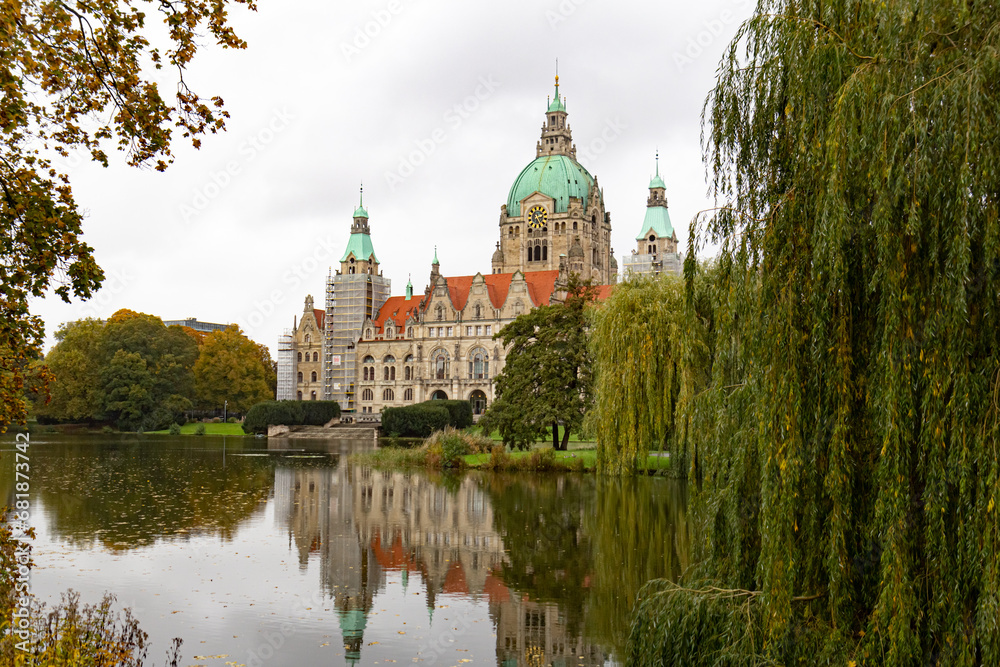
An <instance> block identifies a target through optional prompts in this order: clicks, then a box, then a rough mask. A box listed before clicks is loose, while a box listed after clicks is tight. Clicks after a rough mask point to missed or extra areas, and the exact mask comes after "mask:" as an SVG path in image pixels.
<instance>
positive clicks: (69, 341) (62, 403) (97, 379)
mask: <svg viewBox="0 0 1000 667" xmlns="http://www.w3.org/2000/svg"><path fill="white" fill-rule="evenodd" d="M103 339H104V322H101V321H99V320H94V319H89V318H88V319H85V320H79V321H76V322H69V323H68V324H65V325H63V326H62V328H60V329H59V331H57V332H56V345H55V347H53V348H52V350H50V351H49V354H48V355H46V357H45V365H46V366H47V367H48V369H49V371H50V372H51V373H52V377H53V381H51V382H49V400H48V402H45V401H44V398H43V399H42V400H39V401H38V407H37V411H38V414H39V416H40V417H49V418H52V419H55V420H58V421H66V422H87V421H92V420H95V419H98V418H100V416H101V414H102V412H103V408H104V393H103V391H102V385H101V365H102V363H103V361H104V349H103Z"/></svg>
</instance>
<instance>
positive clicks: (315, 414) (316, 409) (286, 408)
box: [243, 401, 340, 433]
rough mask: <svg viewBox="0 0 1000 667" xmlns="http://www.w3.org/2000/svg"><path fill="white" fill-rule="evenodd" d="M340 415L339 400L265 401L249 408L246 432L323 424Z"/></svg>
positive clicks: (244, 421)
mask: <svg viewBox="0 0 1000 667" xmlns="http://www.w3.org/2000/svg"><path fill="white" fill-rule="evenodd" d="M339 416H340V404H339V403H337V401H264V402H263V403H258V404H257V405H255V406H253V407H252V408H250V409H249V410H247V416H246V418H245V419H244V420H243V432H244V433H267V427H268V426H276V425H279V424H281V425H283V426H299V425H300V424H305V425H307V426H322V425H323V424H326V423H327V422H328V421H330V420H331V419H333V418H334V417H339Z"/></svg>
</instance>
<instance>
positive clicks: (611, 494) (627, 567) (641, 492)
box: [584, 477, 691, 655]
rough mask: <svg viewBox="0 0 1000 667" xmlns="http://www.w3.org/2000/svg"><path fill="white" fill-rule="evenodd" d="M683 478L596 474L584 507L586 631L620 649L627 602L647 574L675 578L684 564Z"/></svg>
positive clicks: (629, 606)
mask: <svg viewBox="0 0 1000 667" xmlns="http://www.w3.org/2000/svg"><path fill="white" fill-rule="evenodd" d="M686 509H687V491H686V483H684V482H683V481H679V480H672V479H671V480H665V479H651V478H648V477H639V478H625V479H621V478H610V479H609V478H600V479H599V481H598V485H597V502H596V511H594V510H592V511H590V512H588V513H587V515H586V520H585V521H584V529H585V531H586V534H587V535H588V536H590V540H591V541H592V545H593V549H594V563H593V574H594V577H593V597H592V598H591V600H590V605H589V609H590V611H589V612H588V614H587V634H588V635H589V636H591V637H594V638H595V639H597V640H598V641H600V642H601V643H603V644H605V645H607V646H612V647H614V650H615V652H616V653H617V654H618V655H623V650H624V647H625V642H626V640H627V639H628V633H629V620H630V614H631V611H632V605H633V603H634V602H635V600H636V596H637V594H638V593H639V589H640V588H642V586H643V584H645V583H646V582H647V581H649V580H650V579H658V578H666V579H670V580H672V581H676V580H677V579H678V577H679V576H680V575H681V573H682V572H683V571H684V570H685V569H686V568H687V566H688V565H689V564H690V553H691V550H690V539H691V538H690V535H689V533H688V524H687V518H686Z"/></svg>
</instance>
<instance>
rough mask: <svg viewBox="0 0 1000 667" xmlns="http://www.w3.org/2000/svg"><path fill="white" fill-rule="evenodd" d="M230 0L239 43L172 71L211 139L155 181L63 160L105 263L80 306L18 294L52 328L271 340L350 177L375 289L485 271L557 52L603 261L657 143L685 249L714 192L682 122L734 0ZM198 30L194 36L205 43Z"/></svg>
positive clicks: (315, 279) (181, 154) (641, 187)
mask: <svg viewBox="0 0 1000 667" xmlns="http://www.w3.org/2000/svg"><path fill="white" fill-rule="evenodd" d="M259 5H260V7H259V11H258V12H256V13H251V12H246V11H245V10H243V9H241V8H238V7H236V8H234V9H233V10H232V19H233V23H234V25H235V26H236V27H237V30H238V32H239V34H240V35H241V36H242V37H244V38H245V39H246V40H247V41H248V42H249V48H248V49H247V50H245V51H223V50H221V49H216V48H212V47H211V45H210V44H209V45H208V46H209V47H210V48H208V49H206V50H205V51H204V53H202V54H201V56H200V58H198V59H197V60H196V61H195V63H194V64H193V65H192V67H191V69H190V70H189V72H188V73H187V75H186V78H187V80H188V83H189V85H190V86H191V87H192V88H193V89H194V90H195V91H197V92H198V93H200V94H202V95H204V96H209V95H214V94H218V95H221V96H222V97H223V98H224V100H225V102H226V108H227V109H228V110H229V112H230V113H231V114H232V118H231V119H230V121H229V122H228V130H227V132H225V133H224V134H221V135H216V136H209V137H207V138H205V140H204V142H203V146H202V148H201V150H198V151H195V150H193V149H191V148H190V147H189V146H188V145H186V144H183V143H182V141H183V140H181V139H177V140H176V142H175V154H176V161H175V162H174V164H173V165H172V166H171V167H170V168H169V169H168V170H167V172H166V173H157V172H155V171H153V170H138V169H129V168H127V167H125V166H124V165H123V163H124V160H123V159H121V157H122V156H121V155H120V154H119V155H117V156H114V155H113V156H112V160H113V161H114V160H115V158H116V157H117V161H116V162H115V163H114V164H113V165H112V166H111V167H110V168H108V169H103V168H100V167H98V166H96V165H93V164H90V163H87V162H83V161H76V160H73V159H71V160H69V161H67V164H65V168H66V169H67V172H68V173H69V174H70V176H71V179H72V184H73V186H74V191H75V194H76V198H77V202H78V204H79V205H80V208H81V209H82V210H84V211H85V212H86V221H85V224H84V231H85V240H86V241H87V242H88V243H89V244H90V245H91V246H93V247H94V248H95V251H96V257H97V260H98V262H99V264H100V265H101V267H102V268H103V269H104V271H105V273H106V280H105V283H104V287H103V288H102V289H101V291H100V292H99V293H98V294H97V296H96V297H95V298H93V299H91V300H90V301H87V302H80V301H74V302H73V303H72V304H64V303H62V302H61V301H60V300H59V299H58V298H56V297H48V298H46V299H41V300H36V301H35V302H33V305H32V310H33V312H34V313H36V314H39V315H41V316H42V318H43V319H44V320H45V322H46V327H47V333H48V335H49V338H48V343H49V345H51V344H52V343H53V339H52V333H53V332H54V331H55V330H56V329H57V328H58V327H59V326H60V324H61V323H63V322H67V321H72V320H76V319H80V318H83V317H100V318H106V317H108V316H109V315H111V314H112V313H114V312H115V311H116V310H118V309H119V308H131V309H133V310H137V311H142V312H147V313H152V314H155V315H158V316H160V317H162V318H163V319H165V320H170V319H183V318H186V317H192V316H193V317H197V318H198V319H200V320H202V321H207V322H220V323H229V322H235V323H238V324H239V325H240V326H241V327H242V328H243V329H244V331H245V332H246V333H247V334H248V335H249V336H250V337H251V338H253V339H254V340H256V341H258V342H260V343H264V344H267V345H268V346H270V347H271V349H272V352H273V351H274V350H275V348H276V344H277V338H278V336H279V335H280V334H281V332H282V330H284V329H287V328H291V326H292V322H293V318H294V317H295V316H296V315H298V314H300V313H301V312H302V304H303V299H304V298H305V296H306V294H312V295H313V296H314V297H315V298H316V304H317V306H318V307H322V303H323V290H324V285H325V278H326V275H327V272H328V270H329V268H330V266H331V265H332V266H334V267H336V266H338V265H339V263H338V260H339V259H340V255H341V254H342V253H343V250H344V247H345V245H346V243H347V239H348V236H349V233H350V224H351V213H352V212H353V211H354V208H355V206H357V203H358V186H359V184H360V182H361V181H364V188H365V206H366V207H367V209H368V212H369V214H370V222H371V230H372V240H373V243H374V245H375V252H376V254H377V256H378V258H379V260H380V262H381V264H382V271H383V273H384V274H385V275H386V276H388V277H389V278H390V279H391V280H392V292H393V294H402V293H403V292H404V290H405V286H406V281H407V278H408V276H410V275H411V274H412V279H413V285H414V291H415V292H417V293H422V292H423V289H424V287H425V286H426V284H427V278H428V274H429V272H430V264H431V260H432V258H433V255H434V246H435V245H436V246H437V253H438V258H439V259H440V262H441V271H442V273H443V274H444V275H472V274H475V273H476V272H477V271H479V272H482V273H484V274H485V273H489V272H490V270H491V268H490V257H491V255H492V253H493V250H494V244H495V243H496V241H497V240H498V238H499V228H498V226H497V223H498V221H499V216H500V206H501V204H504V203H506V200H507V194H508V191H509V189H510V186H511V184H512V183H513V182H514V179H515V178H516V177H517V175H518V174H519V173H520V171H521V169H523V168H524V167H525V166H526V165H527V164H528V163H529V162H531V160H533V159H534V157H535V143H536V142H537V141H538V138H539V135H540V131H541V126H542V122H543V120H544V112H545V109H546V98H547V96H549V95H551V94H552V90H553V75H554V69H555V60H556V58H558V59H559V75H560V84H561V86H560V89H561V91H562V93H563V95H564V97H565V99H566V104H567V110H568V112H569V123H570V126H571V127H572V130H573V139H574V141H575V143H576V145H577V150H578V154H577V155H578V158H579V160H580V162H581V163H583V165H584V166H585V167H587V169H588V170H589V171H590V172H591V173H592V174H594V175H596V176H597V177H598V179H599V182H600V185H601V186H602V187H603V189H604V201H605V206H606V207H607V209H608V210H609V211H610V213H611V224H612V245H613V247H614V249H615V254H616V256H617V257H618V258H619V262H621V257H622V255H624V254H627V253H630V252H631V250H632V249H633V248H634V247H635V241H634V238H635V235H636V234H637V233H639V231H640V230H639V227H640V225H641V223H642V219H643V215H644V209H645V204H646V196H647V195H648V190H647V187H648V184H649V177H650V175H651V174H652V172H653V169H654V154H655V152H656V150H657V148H659V151H660V173H661V175H662V176H663V179H664V181H665V182H666V185H667V197H668V201H669V205H670V215H671V218H672V220H673V223H674V227H675V228H676V229H677V235H678V237H679V238H680V240H681V243H682V246H683V245H686V242H687V237H688V223H689V221H690V219H691V217H692V216H693V215H694V214H695V213H696V212H697V211H699V210H701V209H704V208H707V207H709V206H711V202H710V200H709V198H708V194H707V184H706V180H705V169H704V166H703V164H702V161H701V149H700V140H699V136H700V133H701V123H700V114H701V109H702V105H703V103H704V100H705V96H706V94H707V93H708V92H709V90H710V89H711V88H712V86H713V85H714V81H715V71H716V68H717V66H718V63H719V58H720V56H721V54H722V52H723V50H724V48H725V47H726V45H727V44H728V42H729V41H730V39H731V38H732V37H733V35H734V34H735V33H736V30H737V28H738V27H739V24H740V22H741V21H743V20H744V19H745V18H747V17H749V15H750V14H751V13H752V10H753V6H752V3H751V2H749V0H703V1H701V2H676V1H669V2H650V1H649V0H615V1H614V2H612V1H610V0H541V1H540V0H504V1H502V2H491V3H484V2H477V1H474V0H473V1H470V0H465V1H462V2H458V1H454V0H450V1H446V0H359V1H356V2H351V3H347V2H330V1H328V0H326V1H320V0H281V1H279V0H259ZM206 41H207V40H206Z"/></svg>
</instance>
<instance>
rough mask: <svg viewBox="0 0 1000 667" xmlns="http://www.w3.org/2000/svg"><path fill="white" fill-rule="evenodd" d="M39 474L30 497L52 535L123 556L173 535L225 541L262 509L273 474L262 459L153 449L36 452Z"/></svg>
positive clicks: (77, 447) (135, 445)
mask: <svg viewBox="0 0 1000 667" xmlns="http://www.w3.org/2000/svg"><path fill="white" fill-rule="evenodd" d="M32 466H33V468H35V469H36V470H43V471H44V473H42V474H38V475H37V477H36V478H34V479H33V480H32V483H33V486H32V490H33V491H34V490H35V489H36V488H37V489H38V493H39V496H40V498H41V499H42V501H43V502H44V504H45V507H46V508H47V510H48V511H49V513H50V516H51V522H52V524H51V525H52V532H53V534H54V535H55V536H56V537H59V538H61V539H66V540H69V541H71V542H85V543H90V542H92V541H94V540H98V541H100V542H101V543H102V544H103V545H104V546H106V547H108V548H111V549H129V548H134V547H138V546H143V545H147V544H151V543H153V542H154V541H155V540H156V539H157V538H158V537H161V536H165V535H172V534H177V533H182V534H183V533H204V532H207V533H212V534H219V535H221V536H222V537H224V538H227V539H228V538H229V537H231V536H232V534H233V532H234V531H235V529H236V527H237V526H238V525H239V524H240V523H241V522H243V521H245V520H246V519H247V518H248V517H249V516H250V515H251V514H252V513H253V512H254V510H255V509H257V508H259V507H261V506H262V505H263V503H264V502H266V500H267V498H268V495H269V494H270V492H271V486H272V483H273V473H272V466H271V464H270V461H269V460H268V459H267V458H263V457H241V456H231V455H230V456H227V458H226V463H225V467H223V464H222V449H221V448H216V449H210V450H206V449H187V450H182V451H177V450H176V449H173V450H166V449H164V448H163V447H162V445H161V443H159V442H144V443H125V444H122V445H121V446H118V447H113V446H108V445H103V446H100V447H95V446H87V445H60V446H49V447H47V448H46V449H41V448H39V449H38V450H37V451H36V452H35V454H34V458H33V460H32Z"/></svg>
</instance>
